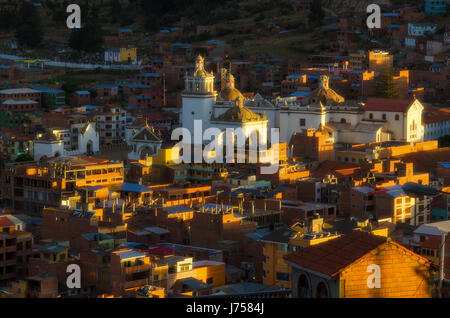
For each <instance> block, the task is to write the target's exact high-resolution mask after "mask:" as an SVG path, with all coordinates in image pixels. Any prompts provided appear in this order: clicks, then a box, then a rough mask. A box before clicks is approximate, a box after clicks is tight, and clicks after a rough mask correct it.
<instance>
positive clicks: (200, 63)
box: [193, 55, 212, 77]
mask: <svg viewBox="0 0 450 318" xmlns="http://www.w3.org/2000/svg"><path fill="white" fill-rule="evenodd" d="M193 76H195V77H208V76H212V74H210V73H208V72H207V71H206V70H205V59H204V58H203V57H201V56H200V55H199V56H197V58H196V59H195V70H194V74H193Z"/></svg>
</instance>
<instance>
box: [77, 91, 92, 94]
mask: <svg viewBox="0 0 450 318" xmlns="http://www.w3.org/2000/svg"><path fill="white" fill-rule="evenodd" d="M75 93H77V94H78V95H90V94H91V93H90V92H89V91H75Z"/></svg>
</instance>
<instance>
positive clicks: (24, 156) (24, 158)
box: [15, 153, 34, 162]
mask: <svg viewBox="0 0 450 318" xmlns="http://www.w3.org/2000/svg"><path fill="white" fill-rule="evenodd" d="M33 160H34V159H33V157H31V155H30V154H28V153H23V154H21V155H19V156H17V158H16V160H15V162H27V161H33Z"/></svg>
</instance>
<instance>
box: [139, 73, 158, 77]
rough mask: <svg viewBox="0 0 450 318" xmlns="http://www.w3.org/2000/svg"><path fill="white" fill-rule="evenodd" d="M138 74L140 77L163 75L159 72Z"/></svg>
mask: <svg viewBox="0 0 450 318" xmlns="http://www.w3.org/2000/svg"><path fill="white" fill-rule="evenodd" d="M136 76H138V77H161V75H160V74H158V73H141V74H138V75H136Z"/></svg>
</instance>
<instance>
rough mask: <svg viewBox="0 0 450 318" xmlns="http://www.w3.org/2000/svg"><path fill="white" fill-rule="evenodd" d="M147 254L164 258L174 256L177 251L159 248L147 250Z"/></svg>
mask: <svg viewBox="0 0 450 318" xmlns="http://www.w3.org/2000/svg"><path fill="white" fill-rule="evenodd" d="M147 253H148V254H152V255H161V256H166V255H175V254H176V253H177V251H175V250H173V249H171V248H168V247H164V246H159V247H155V248H152V249H149V250H148V251H147Z"/></svg>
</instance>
